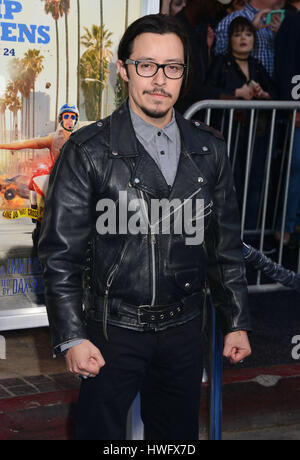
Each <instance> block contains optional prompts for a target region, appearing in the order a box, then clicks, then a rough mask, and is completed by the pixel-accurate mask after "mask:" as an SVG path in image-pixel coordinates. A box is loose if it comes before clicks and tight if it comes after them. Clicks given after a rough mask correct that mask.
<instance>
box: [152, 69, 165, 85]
mask: <svg viewBox="0 0 300 460" xmlns="http://www.w3.org/2000/svg"><path fill="white" fill-rule="evenodd" d="M166 80H167V77H166V76H165V74H164V70H163V68H162V67H161V68H160V69H158V71H157V72H156V74H155V75H154V77H153V82H154V83H156V84H157V85H163V84H165V83H166Z"/></svg>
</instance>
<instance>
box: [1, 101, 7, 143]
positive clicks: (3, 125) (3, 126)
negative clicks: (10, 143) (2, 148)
mask: <svg viewBox="0 0 300 460" xmlns="http://www.w3.org/2000/svg"><path fill="white" fill-rule="evenodd" d="M5 111H6V100H5V98H4V97H1V98H0V140H1V143H2V144H4V143H5V142H6V118H5Z"/></svg>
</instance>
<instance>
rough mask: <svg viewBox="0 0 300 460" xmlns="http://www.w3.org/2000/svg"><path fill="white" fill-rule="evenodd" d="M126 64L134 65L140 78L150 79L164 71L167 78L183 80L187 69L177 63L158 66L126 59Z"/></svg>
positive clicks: (154, 63)
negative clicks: (161, 70) (160, 70)
mask: <svg viewBox="0 0 300 460" xmlns="http://www.w3.org/2000/svg"><path fill="white" fill-rule="evenodd" d="M125 64H134V65H135V69H136V73H137V74H138V75H139V76H140V77H145V78H150V77H154V75H155V74H157V72H158V71H159V69H160V68H161V69H163V72H164V74H165V76H166V77H167V78H171V79H172V80H177V79H179V78H182V77H183V75H184V72H185V70H186V68H187V65H186V64H180V63H177V62H171V63H169V64H157V63H156V62H152V61H134V60H132V59H126V61H125Z"/></svg>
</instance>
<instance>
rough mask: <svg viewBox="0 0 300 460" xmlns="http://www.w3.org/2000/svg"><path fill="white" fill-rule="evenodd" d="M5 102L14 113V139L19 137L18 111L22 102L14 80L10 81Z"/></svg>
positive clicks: (12, 130) (12, 121)
mask: <svg viewBox="0 0 300 460" xmlns="http://www.w3.org/2000/svg"><path fill="white" fill-rule="evenodd" d="M4 97H5V103H6V106H7V108H8V110H9V111H10V112H11V113H12V116H13V117H12V119H11V127H10V131H11V133H12V136H13V137H12V140H16V139H18V111H19V110H21V108H22V104H21V100H20V98H19V96H18V88H17V86H16V85H15V84H14V82H9V83H8V85H7V87H6V92H5V96H4Z"/></svg>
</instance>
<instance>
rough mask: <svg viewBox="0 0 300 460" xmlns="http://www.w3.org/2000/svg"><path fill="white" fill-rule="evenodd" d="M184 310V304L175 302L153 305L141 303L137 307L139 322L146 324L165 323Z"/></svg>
mask: <svg viewBox="0 0 300 460" xmlns="http://www.w3.org/2000/svg"><path fill="white" fill-rule="evenodd" d="M183 310H184V306H183V304H181V303H180V304H178V303H176V304H173V305H170V306H160V305H156V306H151V305H139V306H138V307H137V311H136V312H135V313H136V314H137V320H138V324H140V325H141V326H142V325H146V324H149V323H157V322H159V323H163V322H165V321H169V320H170V319H172V318H174V317H176V316H178V315H180V314H181V313H182V312H183Z"/></svg>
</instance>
